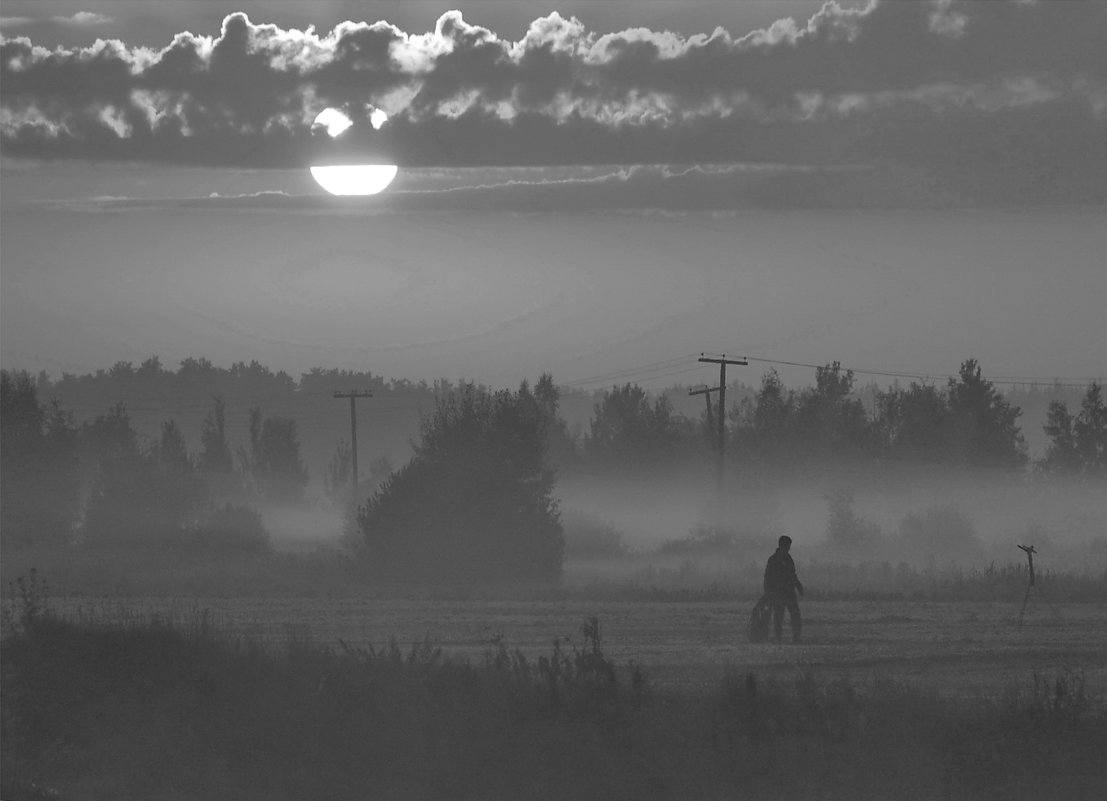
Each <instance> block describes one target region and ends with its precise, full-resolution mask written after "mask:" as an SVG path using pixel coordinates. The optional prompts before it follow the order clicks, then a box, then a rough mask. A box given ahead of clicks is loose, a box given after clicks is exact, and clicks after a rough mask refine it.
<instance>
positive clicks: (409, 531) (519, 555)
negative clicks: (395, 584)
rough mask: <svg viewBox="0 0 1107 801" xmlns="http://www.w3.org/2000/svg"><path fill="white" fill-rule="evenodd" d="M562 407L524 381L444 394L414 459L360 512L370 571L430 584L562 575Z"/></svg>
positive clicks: (426, 423)
mask: <svg viewBox="0 0 1107 801" xmlns="http://www.w3.org/2000/svg"><path fill="white" fill-rule="evenodd" d="M539 383H540V385H543V384H544V382H539ZM556 408H557V407H556V397H555V398H552V399H547V400H543V398H542V397H539V396H537V395H536V394H535V393H533V392H531V390H530V388H529V386H528V385H527V384H526V383H525V382H524V383H523V385H522V386H520V388H519V391H518V392H515V393H512V392H508V391H506V390H504V391H500V392H496V393H490V392H488V391H487V390H484V389H480V388H478V387H476V386H474V385H466V386H464V387H463V388H462V389H461V390H459V391H457V392H453V393H450V394H449V395H446V396H444V397H442V398H440V399H439V401H438V404H437V406H436V408H435V411H434V414H433V415H430V416H429V417H427V418H425V419H424V420H423V425H422V428H423V431H422V441H421V443H420V444H419V445H418V446H417V448H416V454H415V458H414V459H412V461H410V462H409V463H408V464H407V465H405V466H404V467H402V468H401V469H400V470H398V471H396V472H395V473H393V474H392V475H391V476H390V477H389V478H388V479H387V480H386V481H385V482H384V483H383V484H382V485H381V487H380V489H379V490H378V491H377V493H376V494H375V495H374V496H373V497H372V498H370V499H369V502H368V503H367V504H366V506H365V507H364V508H363V509H362V510H361V511H360V512H359V514H358V525H359V527H360V529H361V532H362V534H363V535H364V547H363V548H362V549H361V552H362V554H363V555H364V556H365V558H366V560H367V561H368V563H369V565H370V567H371V569H373V570H374V571H375V572H377V573H378V574H379V575H382V576H385V577H388V578H408V579H417V580H432V581H439V580H460V581H466V582H467V581H473V580H495V581H526V580H533V579H548V578H553V577H555V576H557V575H558V574H559V573H560V571H561V564H562V561H563V559H564V555H565V541H564V537H563V533H562V528H561V520H560V515H559V512H558V510H557V502H556V501H555V500H554V498H553V483H554V475H553V471H552V469H550V467H549V466H548V463H547V458H546V457H547V450H548V446H549V433H550V430H551V426H552V420H553V415H555V414H556Z"/></svg>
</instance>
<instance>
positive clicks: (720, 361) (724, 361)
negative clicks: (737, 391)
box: [700, 353, 749, 495]
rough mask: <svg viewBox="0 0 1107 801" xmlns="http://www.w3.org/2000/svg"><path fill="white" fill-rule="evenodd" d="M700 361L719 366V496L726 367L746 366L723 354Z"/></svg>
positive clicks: (724, 433) (724, 419)
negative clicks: (730, 365)
mask: <svg viewBox="0 0 1107 801" xmlns="http://www.w3.org/2000/svg"><path fill="white" fill-rule="evenodd" d="M700 361H701V362H706V363H708V364H717V365H719V447H718V450H719V453H718V467H717V472H718V481H719V494H720V495H722V493H723V464H724V462H725V459H726V366H727V365H728V364H735V365H741V366H744V365H747V364H749V362H748V361H747V360H745V359H728V358H727V357H726V354H725V353H724V354H723V355H722V356H719V357H710V356H704V355H703V354H702V353H701V354H700Z"/></svg>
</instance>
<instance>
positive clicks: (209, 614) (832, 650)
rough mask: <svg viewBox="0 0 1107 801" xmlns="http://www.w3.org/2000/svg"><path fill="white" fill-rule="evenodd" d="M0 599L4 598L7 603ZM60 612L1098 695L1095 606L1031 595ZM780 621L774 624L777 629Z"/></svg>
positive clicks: (712, 667)
mask: <svg viewBox="0 0 1107 801" xmlns="http://www.w3.org/2000/svg"><path fill="white" fill-rule="evenodd" d="M6 603H8V604H10V603H11V602H10V600H9V601H7V602H6ZM50 603H51V606H52V608H54V609H55V610H56V611H57V613H58V614H59V615H61V616H62V617H63V618H66V619H69V620H74V621H84V622H98V623H107V624H113V625H114V624H128V623H129V624H138V623H142V622H145V621H149V620H152V619H159V620H162V621H168V622H173V623H175V624H179V625H184V626H191V625H193V624H194V622H195V621H197V620H206V621H208V622H209V623H211V624H212V625H214V626H215V627H216V628H218V629H219V630H220V631H224V632H227V633H229V634H232V635H234V636H236V637H241V638H244V639H246V640H249V641H254V642H259V643H269V644H285V643H288V642H311V643H313V644H316V645H319V646H337V645H338V643H339V641H340V640H341V641H342V642H344V643H345V644H347V645H348V646H350V647H354V648H364V647H369V646H381V645H383V644H385V643H387V642H389V640H390V639H394V640H395V641H396V642H397V643H398V644H399V645H400V646H401V647H403V648H408V647H411V646H413V645H418V644H423V643H429V644H431V645H433V646H434V647H436V648H440V649H441V650H442V653H443V654H444V655H445V656H447V657H451V658H459V659H470V660H474V659H475V660H479V659H480V658H481V657H482V656H483V655H484V654H485V653H486V652H487V651H488V650H489V649H491V648H492V647H493V645H494V643H496V642H500V641H502V642H506V643H509V644H510V645H511V647H512V648H513V649H514V648H518V649H519V650H520V651H521V652H522V653H524V654H526V655H527V656H528V657H530V658H535V657H537V656H538V655H539V654H541V653H544V652H546V651H548V650H549V648H550V647H551V644H552V643H553V642H554V641H555V640H562V641H565V638H568V642H569V643H570V644H571V643H572V641H573V640H574V639H579V634H578V629H579V627H580V621H581V620H584V619H586V618H588V617H591V616H595V617H597V618H598V619H599V620H600V621H601V623H602V625H603V630H604V638H605V646H606V652H607V653H608V655H609V656H610V658H611V659H612V660H613V661H614V662H616V663H618V664H630V663H633V664H635V665H637V666H639V667H640V668H641V670H642V671H643V672H644V674H645V675H646V676H647V677H648V678H649V679H650V680H651V682H652V683H653V684H655V685H656V686H660V687H667V688H674V689H693V688H697V687H705V686H709V685H711V684H714V683H716V682H717V681H718V680H719V677H720V676H722V675H723V673H724V672H725V671H726V670H727V669H731V668H740V669H742V670H756V671H758V672H760V673H765V674H772V675H778V676H782V677H786V678H791V677H793V676H795V675H798V674H811V675H813V676H815V677H816V678H818V679H820V680H824V679H825V680H834V679H842V678H844V679H849V680H851V681H859V682H867V681H871V680H875V679H891V680H895V681H907V682H911V683H913V684H918V685H920V686H925V687H928V688H932V689H933V690H935V691H937V692H939V693H941V694H943V695H954V696H962V697H967V696H996V695H999V694H1002V693H1003V692H1006V691H1008V690H1009V688H1010V687H1011V686H1012V685H1013V684H1017V683H1019V682H1028V681H1030V680H1031V678H1032V676H1033V675H1034V674H1035V673H1037V674H1039V675H1051V674H1053V673H1057V672H1061V671H1075V672H1080V673H1082V674H1083V676H1084V678H1085V681H1086V688H1087V691H1088V693H1089V695H1090V696H1091V697H1093V698H1101V699H1105V700H1107V638H1105V637H1103V636H1102V633H1103V632H1104V631H1107V604H1095V603H1090V604H1089V603H1085V604H1072V603H1068V604H1060V603H1052V602H1050V601H1049V600H1048V599H1046V598H1043V597H1042V596H1039V595H1036V594H1032V595H1031V596H1030V600H1029V603H1028V604H1027V609H1026V613H1025V617H1024V620H1023V623H1022V625H1019V620H1018V618H1019V609H1020V604H1021V599H1020V600H1019V601H1017V602H1015V603H967V602H966V603H933V602H925V601H923V602H920V601H866V602H860V601H810V602H806V603H802V604H801V607H802V612H803V615H804V629H803V630H804V642H803V644H801V645H791V644H785V645H775V644H756V645H755V644H751V643H748V642H747V641H746V637H745V618H746V615H747V613H748V611H749V610H748V606H749V604H747V603H745V602H742V601H734V600H722V601H695V600H686V601H610V600H608V601H604V600H435V599H428V598H422V599H406V600H400V599H365V598H353V599H326V598H207V599H172V598H88V597H80V598H54V599H51V601H50ZM787 633H788V627H787V622H785V634H786V639H787Z"/></svg>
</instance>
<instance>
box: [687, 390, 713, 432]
mask: <svg viewBox="0 0 1107 801" xmlns="http://www.w3.org/2000/svg"><path fill="white" fill-rule="evenodd" d="M718 391H719V388H718V387H703V388H702V389H690V390H688V394H689V395H703V399H704V400H705V401H707V427H708V429H711V428H714V427H715V417H714V415H713V414H712V412H711V393H712V392H718Z"/></svg>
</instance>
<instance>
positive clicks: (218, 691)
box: [0, 593, 1107, 801]
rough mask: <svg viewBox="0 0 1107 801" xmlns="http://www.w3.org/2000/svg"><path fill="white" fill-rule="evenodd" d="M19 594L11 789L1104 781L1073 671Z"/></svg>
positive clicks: (471, 793) (486, 792) (825, 794)
mask: <svg viewBox="0 0 1107 801" xmlns="http://www.w3.org/2000/svg"><path fill="white" fill-rule="evenodd" d="M28 599H29V602H28ZM24 601H25V602H24V604H23V609H22V612H21V616H20V619H19V620H17V621H15V624H14V625H12V626H10V627H9V631H10V633H9V635H8V636H7V637H6V638H5V640H4V642H3V649H2V651H0V668H2V683H0V690H2V698H0V777H2V778H0V796H2V797H3V798H4V799H5V801H20V799H46V798H57V799H144V800H145V799H151V800H156V799H174V800H175V799H205V800H207V799H254V798H257V799H267V801H268V800H269V799H285V798H287V799H304V798H311V799H355V798H356V799H366V798H382V799H407V798H411V799H428V798H431V799H433V798H442V799H451V800H453V799H481V801H494V800H495V799H509V800H510V801H519V800H520V799H545V798H550V799H553V798H556V799H559V801H560V800H561V799H565V798H573V799H588V798H597V799H599V798H602V799H620V798H627V799H668V798H674V799H697V798H744V797H756V798H759V799H792V798H850V799H865V798H873V799H877V798H880V799H886V798H889V797H899V798H904V799H910V798H919V799H931V798H951V799H958V798H965V799H981V798H983V799H988V798H996V799H1023V798H1025V799H1050V798H1057V799H1061V798H1064V799H1079V798H1089V799H1090V798H1098V797H1100V796H1099V795H1098V794H1099V793H1100V792H1101V790H1102V788H1103V786H1105V783H1107V766H1105V765H1104V762H1103V760H1102V754H1103V752H1104V748H1105V747H1107V714H1105V713H1104V710H1103V709H1102V708H1100V707H1097V706H1096V705H1095V704H1094V703H1093V702H1092V701H1091V700H1090V699H1089V698H1087V697H1086V696H1085V693H1084V689H1083V683H1082V680H1081V677H1080V676H1078V675H1072V674H1065V675H1062V676H1058V677H1053V678H1050V679H1048V680H1046V679H1045V678H1043V677H1034V678H1033V680H1032V681H1030V682H1028V684H1027V686H1026V687H1024V688H1021V689H1020V688H1012V690H1011V692H1010V693H1009V694H1008V696H1007V698H1006V699H1005V700H1003V701H987V700H984V699H981V700H979V701H976V702H970V703H968V704H966V703H965V702H964V701H960V702H952V701H948V700H944V699H943V698H942V697H940V696H938V695H937V694H934V693H930V692H927V691H924V690H921V689H917V688H912V687H910V686H904V685H898V684H894V683H875V684H872V685H871V686H866V687H857V686H854V685H851V684H848V683H844V682H833V683H828V684H819V683H817V682H816V681H814V680H813V679H812V678H810V677H809V676H798V677H795V678H794V679H791V680H785V681H767V680H764V679H763V678H762V677H758V676H754V675H753V674H747V673H743V672H742V671H741V670H739V669H737V668H734V669H731V670H729V671H727V672H726V673H725V675H722V676H720V679H719V682H718V684H717V685H716V686H715V687H713V688H710V689H708V690H704V691H702V692H698V693H683V694H681V693H673V692H662V691H656V690H653V689H651V687H650V685H649V682H648V680H647V678H646V677H643V676H642V675H641V674H640V673H639V672H638V671H636V670H634V669H633V667H629V666H628V667H619V666H616V665H615V664H613V663H612V662H611V660H609V659H608V658H607V657H606V655H605V654H604V652H603V647H602V642H601V639H600V631H599V623H598V621H597V620H595V619H591V620H589V621H587V622H586V623H585V625H584V627H583V628H582V629H581V632H580V634H581V636H580V637H579V638H577V639H576V642H575V644H574V643H572V642H568V641H566V642H563V643H555V644H554V645H553V647H552V649H551V651H550V653H549V654H547V655H544V656H542V657H540V658H538V659H537V660H528V659H527V658H526V657H524V656H523V655H522V654H521V653H519V652H516V651H512V650H510V649H509V648H508V647H507V646H506V644H504V643H496V644H495V645H494V646H493V647H492V648H490V650H489V651H488V653H487V654H486V656H485V657H484V659H483V660H479V661H477V662H451V661H449V660H446V659H444V658H443V657H442V655H441V653H440V652H439V651H437V650H436V649H434V648H433V647H430V646H426V645H424V646H419V647H415V648H412V649H410V650H407V651H404V650H402V649H400V648H399V647H398V646H396V645H395V644H390V645H388V646H385V647H383V648H380V649H369V650H354V649H349V648H346V647H345V646H343V645H341V644H340V645H339V646H338V647H335V648H325V647H322V646H317V645H312V644H309V643H303V642H302V643H297V644H294V645H292V646H290V647H288V648H284V649H280V650H274V649H271V648H266V647H264V646H262V645H261V644H258V643H254V642H250V641H247V640H241V639H238V640H236V639H232V638H230V637H228V636H226V635H224V634H222V633H220V632H219V631H218V630H216V628H215V627H213V626H212V625H211V624H210V621H209V620H208V619H207V618H205V617H203V616H200V617H198V618H196V619H195V620H194V621H192V622H191V623H190V624H187V625H182V624H180V623H177V624H172V625H171V624H167V623H162V622H157V621H154V622H143V623H134V624H131V625H126V626H119V625H116V626H106V625H92V624H76V623H70V622H65V621H62V620H59V619H57V618H56V617H54V616H52V615H51V614H49V612H48V611H46V610H45V609H43V608H42V607H41V606H40V605H38V604H37V603H36V599H35V597H34V595H33V593H32V594H29V595H27V596H25V597H24Z"/></svg>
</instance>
